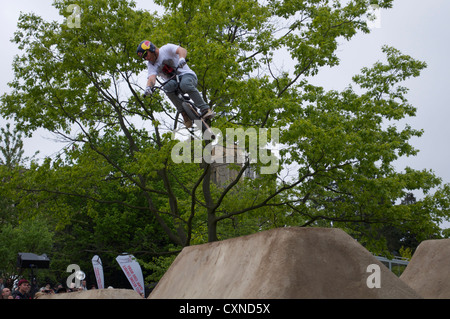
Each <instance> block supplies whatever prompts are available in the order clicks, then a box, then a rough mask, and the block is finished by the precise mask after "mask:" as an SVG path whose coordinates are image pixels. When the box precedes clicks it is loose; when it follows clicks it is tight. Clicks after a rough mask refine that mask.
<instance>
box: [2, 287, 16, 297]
mask: <svg viewBox="0 0 450 319" xmlns="http://www.w3.org/2000/svg"><path fill="white" fill-rule="evenodd" d="M0 299H14V298H13V296H12V295H11V289H9V288H8V287H6V288H3V289H2V295H1V298H0Z"/></svg>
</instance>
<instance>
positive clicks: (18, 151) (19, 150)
mask: <svg viewBox="0 0 450 319" xmlns="http://www.w3.org/2000/svg"><path fill="white" fill-rule="evenodd" d="M0 143H1V144H0V152H1V155H2V157H1V158H0V165H4V166H6V167H7V168H8V169H13V168H14V167H16V166H18V165H21V164H22V161H23V160H24V158H23V153H24V150H23V140H22V134H21V133H20V132H18V130H17V128H14V129H13V131H12V132H11V124H10V123H7V124H6V129H5V128H3V127H2V128H1V135H0Z"/></svg>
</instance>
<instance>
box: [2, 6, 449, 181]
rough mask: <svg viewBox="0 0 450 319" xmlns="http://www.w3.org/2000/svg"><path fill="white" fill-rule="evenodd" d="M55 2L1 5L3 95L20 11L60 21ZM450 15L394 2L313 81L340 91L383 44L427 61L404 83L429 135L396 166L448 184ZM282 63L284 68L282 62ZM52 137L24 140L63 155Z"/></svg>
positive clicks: (30, 149) (416, 122)
mask: <svg viewBox="0 0 450 319" xmlns="http://www.w3.org/2000/svg"><path fill="white" fill-rule="evenodd" d="M74 2H75V1H74ZM136 2H137V3H138V6H139V7H140V8H144V9H149V10H151V11H154V10H155V9H156V8H155V7H152V5H151V3H152V2H151V1H145V0H138V1H136ZM52 3H53V0H21V1H11V0H7V1H2V10H1V11H0V30H1V33H0V43H1V50H0V57H1V58H0V94H3V93H4V92H7V91H8V90H9V89H8V87H7V83H8V82H10V81H11V80H12V79H13V73H12V70H11V64H12V60H13V57H14V55H15V54H17V53H18V51H17V49H16V47H15V45H14V44H12V43H10V39H11V38H12V36H13V33H14V31H15V30H16V26H17V19H18V17H19V14H20V12H35V13H37V14H38V15H40V16H42V17H43V18H45V19H46V20H60V18H59V17H58V13H57V11H56V10H55V9H54V8H53V7H52V6H51V4H52ZM449 13H450V1H449V0H428V1H423V0H395V1H394V8H393V9H390V10H382V11H381V14H380V20H379V21H378V25H377V26H378V28H373V30H372V32H371V33H370V34H368V35H366V34H361V35H358V36H356V37H355V38H353V39H352V40H351V41H350V42H349V43H345V42H343V43H342V45H341V46H340V48H339V49H338V56H339V57H340V59H341V64H340V66H339V67H336V68H333V69H324V70H323V71H322V72H321V73H320V75H319V76H318V77H316V78H315V79H314V84H316V85H323V86H324V87H325V88H328V89H338V90H341V89H343V88H345V87H346V86H347V85H348V84H350V82H351V77H352V76H353V75H355V74H358V73H359V71H360V69H361V68H362V67H365V66H368V67H370V66H372V64H373V63H375V62H376V61H378V60H380V59H382V58H383V56H382V54H381V47H382V46H383V45H384V44H387V45H390V46H394V47H396V48H397V49H399V50H400V51H402V52H403V53H405V54H408V55H411V56H412V57H413V58H416V59H419V60H421V61H425V62H426V63H427V64H428V68H427V69H426V70H425V71H424V72H423V73H422V75H421V76H420V77H419V78H415V79H413V80H410V81H408V82H407V83H406V84H405V85H406V86H407V87H409V88H410V92H409V95H408V97H409V100H410V103H411V104H413V105H414V106H416V107H417V108H418V112H417V116H416V117H415V118H412V119H408V121H407V122H408V123H409V124H411V125H412V126H413V128H416V129H423V130H424V131H425V133H424V135H423V136H422V137H421V138H419V139H414V140H412V144H413V145H414V146H415V147H416V148H417V149H419V150H420V153H419V155H418V156H415V157H413V158H406V159H402V160H400V161H398V163H397V167H398V170H402V169H403V168H404V167H405V166H410V167H412V168H415V169H431V170H433V171H434V172H435V173H436V175H437V176H440V177H441V178H442V179H443V181H444V183H449V182H450V169H449V158H450V150H449V145H448V144H449V142H448V141H449V138H448V137H449V136H450V134H449V133H450V125H448V122H449V117H450V112H449V108H448V105H449V102H448V101H449V99H450V94H449V91H450V88H449V87H448V83H449V82H450V81H449V80H448V76H449V74H450V72H449V71H450V67H449V58H448V55H449V52H450V44H449V43H450V41H449V40H450V39H449V33H450V19H449V18H448V14H449ZM150 36H151V35H149V37H150ZM279 64H280V65H282V64H283V63H282V61H280V63H279ZM0 125H4V121H0ZM50 136H51V135H49V134H46V133H45V132H43V131H39V132H37V133H36V134H35V136H34V137H33V139H31V140H27V141H26V143H25V151H26V154H33V153H34V152H35V151H37V150H40V151H41V154H40V156H39V157H44V156H47V155H52V154H54V153H55V152H56V151H58V150H60V149H61V148H62V147H63V145H61V144H58V143H55V142H54V141H52V140H49V139H48V138H49V137H50Z"/></svg>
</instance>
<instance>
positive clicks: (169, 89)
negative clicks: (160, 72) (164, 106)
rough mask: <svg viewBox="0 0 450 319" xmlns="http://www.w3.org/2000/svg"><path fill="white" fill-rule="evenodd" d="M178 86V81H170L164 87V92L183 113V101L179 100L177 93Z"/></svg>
mask: <svg viewBox="0 0 450 319" xmlns="http://www.w3.org/2000/svg"><path fill="white" fill-rule="evenodd" d="M177 86H178V84H177V81H175V80H172V81H169V82H167V83H166V85H164V92H166V95H167V97H168V98H169V100H170V101H171V102H172V103H173V105H175V107H176V108H177V110H178V112H182V111H183V105H182V104H181V103H182V102H183V101H181V100H180V99H179V98H178V96H177V94H176V93H175V92H176V90H177Z"/></svg>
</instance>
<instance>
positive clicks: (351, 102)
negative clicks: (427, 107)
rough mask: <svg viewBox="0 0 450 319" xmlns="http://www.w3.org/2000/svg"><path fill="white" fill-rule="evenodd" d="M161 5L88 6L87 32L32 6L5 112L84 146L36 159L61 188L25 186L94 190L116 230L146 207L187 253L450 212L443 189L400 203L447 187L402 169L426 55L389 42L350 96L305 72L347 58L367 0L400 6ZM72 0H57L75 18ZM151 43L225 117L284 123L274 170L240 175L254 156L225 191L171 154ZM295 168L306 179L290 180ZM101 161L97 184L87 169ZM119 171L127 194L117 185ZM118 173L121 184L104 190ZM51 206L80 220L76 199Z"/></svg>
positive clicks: (168, 0)
mask: <svg viewBox="0 0 450 319" xmlns="http://www.w3.org/2000/svg"><path fill="white" fill-rule="evenodd" d="M155 2H156V3H157V4H159V5H162V6H163V7H164V8H165V12H164V13H163V14H162V15H157V14H156V13H150V12H147V11H144V10H138V9H136V7H135V3H134V2H129V1H126V0H112V1H106V0H83V1H79V6H80V8H81V11H82V14H81V17H80V27H79V28H77V27H75V28H74V27H73V25H71V24H68V23H66V22H67V21H65V22H64V23H57V22H47V21H44V20H43V19H42V18H40V17H39V16H37V15H35V14H22V15H21V16H20V18H19V23H18V31H17V32H16V33H15V37H14V39H13V41H14V42H15V43H16V44H17V45H18V47H19V48H20V49H21V50H23V51H24V52H25V53H24V54H23V55H21V56H17V57H16V59H15V60H14V70H15V79H14V80H13V81H12V82H11V83H10V86H11V88H12V92H11V93H10V94H5V95H3V97H2V102H3V105H2V108H1V113H2V114H3V115H4V116H6V117H11V118H14V119H15V120H16V121H17V127H18V128H19V129H20V130H21V131H23V132H24V133H25V134H31V133H32V132H33V131H34V130H36V129H37V128H45V129H47V130H49V131H51V132H54V133H57V134H59V135H60V136H63V137H64V138H66V139H67V140H68V142H70V143H71V144H72V145H73V149H75V151H71V150H70V149H67V152H66V153H67V155H68V156H69V161H68V162H65V163H62V162H61V161H55V162H54V163H50V162H47V164H46V166H45V167H47V168H48V169H45V167H42V168H39V169H37V171H38V172H39V173H40V174H42V175H43V176H46V174H50V175H52V176H53V178H58V177H60V178H61V181H60V182H59V183H56V184H52V183H48V184H46V185H45V187H43V186H41V187H40V189H38V190H37V189H34V190H32V189H30V188H29V186H27V185H24V186H23V187H22V188H23V189H24V190H26V189H27V188H28V191H29V192H31V191H33V192H36V191H39V192H40V193H46V194H52V195H55V194H59V195H61V196H62V195H65V196H70V197H71V198H73V197H76V198H82V199H83V200H86V201H87V202H86V205H87V206H86V207H87V208H86V209H87V210H85V211H83V213H84V214H89V213H93V214H96V212H95V210H92V211H90V210H89V207H91V206H92V205H93V203H106V204H108V205H115V207H116V208H117V214H113V215H103V219H101V220H98V223H100V224H102V225H104V226H105V227H110V229H109V232H110V234H116V233H115V230H114V229H113V228H114V225H123V224H124V222H125V221H124V218H126V216H127V215H126V214H127V211H128V210H132V211H133V214H135V213H136V212H137V211H139V212H141V213H142V214H147V215H148V216H151V219H152V220H154V221H155V222H156V223H157V225H158V229H159V231H163V232H164V234H165V236H166V237H167V239H168V240H170V242H172V243H173V244H175V245H176V246H179V247H180V246H181V247H182V246H186V245H190V244H192V243H198V242H204V241H215V240H218V239H222V238H227V237H230V236H237V235H242V234H245V233H250V232H255V231H258V230H261V229H267V228H272V227H279V226H284V225H300V226H326V227H330V226H334V227H341V228H343V229H345V230H346V231H348V232H349V233H350V234H352V235H354V236H355V237H358V238H359V239H360V240H361V242H363V243H365V244H367V245H368V247H372V248H373V249H382V248H383V247H380V245H378V242H379V241H376V240H375V239H376V238H377V234H378V230H379V228H380V227H382V226H383V225H386V224H393V225H395V224H398V223H402V225H407V227H410V228H411V229H414V230H418V229H420V231H421V234H422V235H423V237H427V236H430V234H431V233H434V232H435V228H434V227H432V226H433V225H436V222H437V221H439V220H442V219H443V218H447V212H448V205H447V204H446V203H447V199H448V196H447V195H448V191H446V188H444V189H443V190H442V191H441V192H440V193H439V195H438V197H437V196H435V195H432V194H428V195H427V196H426V197H425V199H423V200H421V201H418V202H417V203H415V204H414V205H396V204H395V203H396V201H397V200H398V199H401V198H403V197H404V195H405V194H406V193H407V192H409V191H412V190H422V191H424V192H425V193H428V192H429V191H430V190H431V189H433V188H435V187H437V186H439V185H440V183H441V181H440V179H439V178H437V177H436V176H434V174H433V173H432V172H430V171H426V170H424V171H416V170H413V169H409V168H408V169H406V170H405V171H404V172H396V171H395V170H394V167H393V165H392V163H393V161H394V160H396V159H397V158H398V157H400V156H413V155H415V154H416V153H417V150H415V149H414V148H413V147H412V146H411V145H410V144H409V140H410V139H411V138H412V137H416V136H420V135H421V134H422V132H421V131H418V130H415V129H413V128H411V127H410V126H406V127H405V128H403V129H401V128H399V127H397V126H396V121H398V120H400V119H403V118H404V117H406V116H414V115H415V111H416V109H415V108H414V107H413V106H412V105H410V104H409V103H408V101H407V98H406V93H407V91H408V90H407V89H406V88H405V87H402V86H401V85H400V84H401V82H403V81H405V80H406V79H408V78H410V77H416V76H419V74H420V71H421V70H423V69H424V68H425V67H426V64H425V63H423V62H420V61H417V60H415V59H413V58H412V57H410V56H408V55H405V54H402V53H401V52H400V51H398V50H396V49H395V48H392V47H383V48H382V50H383V52H384V53H385V55H386V60H385V61H381V62H377V63H375V64H374V66H373V67H371V68H364V69H363V70H361V74H359V75H356V76H355V77H354V78H353V83H352V84H351V85H349V86H348V87H347V88H346V89H345V90H343V91H342V92H337V91H328V92H326V91H325V90H324V89H323V88H322V87H318V86H313V85H311V84H309V83H308V81H307V79H308V78H309V77H311V76H315V75H316V74H318V72H320V69H321V67H324V66H330V67H333V66H336V65H337V64H338V63H339V59H338V58H337V56H336V50H337V48H338V42H339V41H342V40H343V39H345V40H350V39H351V38H352V37H353V36H354V35H355V34H357V32H365V33H367V32H369V28H368V27H367V24H366V20H367V13H368V11H369V8H370V6H371V5H374V4H376V5H378V6H379V7H380V8H390V7H391V6H392V2H393V1H392V0H379V1H373V0H370V1H369V0H352V1H347V2H346V4H342V3H341V1H331V0H330V1H316V0H308V1H281V0H271V1H266V2H259V1H256V0H238V1H233V2H230V1H222V0H216V1H206V0H195V1H180V0H158V1H155ZM69 4H71V3H70V1H63V0H57V1H55V3H54V6H55V8H57V9H58V10H59V11H60V14H61V15H63V16H66V17H67V18H68V19H70V18H71V17H69V13H67V11H66V9H67V7H68V6H69ZM145 38H150V39H151V40H152V41H153V42H154V43H156V44H157V45H158V46H161V45H162V44H164V43H166V42H172V43H176V44H179V45H182V46H183V47H185V48H187V49H188V52H189V58H190V62H189V63H190V65H191V67H192V68H193V69H194V70H195V71H196V73H197V75H198V77H199V86H200V89H201V91H202V93H203V95H204V98H205V100H206V101H207V102H208V103H209V104H210V106H211V107H213V108H214V109H215V110H216V112H217V113H218V116H217V117H216V119H215V121H214V122H213V126H214V127H216V128H218V129H220V130H221V131H222V132H225V129H226V128H237V127H241V128H244V129H248V128H255V129H259V128H266V129H280V141H279V142H280V143H281V144H282V145H283V146H284V147H283V148H282V149H281V150H280V152H279V153H280V154H279V164H280V166H279V170H278V171H277V172H276V173H275V174H267V175H264V174H259V177H258V178H256V179H254V180H244V178H243V176H244V173H245V171H246V170H247V169H248V168H249V167H250V166H251V167H252V168H253V169H255V170H256V171H258V172H260V169H261V167H263V166H264V163H262V162H261V161H260V159H259V161H258V162H257V163H251V162H250V160H249V159H247V160H246V161H245V163H244V164H243V165H242V166H239V165H235V166H234V167H235V169H236V171H237V174H236V177H234V178H232V179H231V180H230V181H229V182H228V183H227V184H226V185H222V187H217V186H216V185H214V184H213V183H211V173H212V166H211V165H210V164H208V163H206V162H203V163H202V164H200V165H199V164H195V163H192V164H176V163H174V162H173V160H172V158H171V151H172V149H173V146H174V145H175V144H176V143H177V141H176V140H174V139H172V138H171V134H169V133H168V130H167V127H171V126H172V123H171V120H167V114H170V113H173V111H174V109H173V107H171V106H170V105H169V104H168V103H167V101H166V100H164V99H163V98H162V97H161V96H158V95H156V96H154V97H153V98H152V99H151V100H145V99H143V97H142V95H141V92H142V85H144V84H145V77H144V76H139V75H140V74H141V72H142V71H144V70H145V65H144V64H143V63H142V61H138V60H137V59H136V56H135V50H136V46H137V44H138V43H139V42H140V41H141V40H142V39H145ZM281 52H286V53H287V54H288V55H289V56H290V58H291V60H292V68H291V69H289V70H283V69H281V70H280V69H279V67H278V66H277V64H278V59H277V58H278V57H279V56H280V54H281ZM30 74H32V75H33V76H30ZM353 86H356V88H354V87H353ZM386 121H388V122H389V124H390V125H389V126H387V127H386V126H385V125H383V124H384V123H386ZM143 127H145V128H144V129H143ZM73 132H77V134H73ZM261 146H262V145H260V147H261ZM239 147H241V148H243V149H246V146H245V145H239ZM80 149H82V150H83V152H77V151H76V150H80ZM88 150H89V152H88ZM247 151H248V145H247ZM82 165H83V166H84V167H83V169H82ZM52 166H53V167H52ZM288 166H294V167H295V174H294V175H293V176H291V177H290V178H283V176H284V175H283V169H284V168H286V167H288ZM99 167H100V168H101V169H99ZM53 168H55V170H54V171H52V169H53ZM91 170H92V171H93V175H94V176H95V178H94V179H89V178H88V179H86V178H85V177H86V176H88V174H89V171H91ZM81 171H82V174H81V176H77V174H78V173H80V172H81ZM62 172H64V174H63V175H61V174H62ZM100 172H101V173H100ZM63 176H64V178H65V179H62V178H63ZM100 177H102V178H103V179H100ZM83 178H84V179H83ZM80 179H81V180H80ZM118 181H119V184H120V185H121V191H122V192H118V193H115V191H116V190H117V188H116V185H117V184H115V183H117V182H118ZM89 182H92V183H93V184H92V185H90V187H81V185H83V183H89ZM109 183H112V184H111V185H115V186H114V187H113V188H112V189H113V190H114V192H108V193H107V194H104V193H99V192H95V189H96V187H98V185H99V184H101V185H102V187H101V188H102V189H107V186H106V185H107V184H109ZM30 185H37V184H36V183H34V184H30ZM105 187H106V188H105ZM61 189H63V190H61ZM138 198H139V199H138ZM119 207H120V208H119ZM425 208H426V209H425ZM53 210H54V211H56V210H58V211H59V213H60V214H61V211H65V212H66V214H64V216H66V218H67V219H68V220H70V219H71V218H72V217H73V211H72V208H70V209H68V210H65V209H60V208H56V207H54V208H53ZM55 213H56V212H55ZM121 214H122V215H121ZM147 222H148V221H147ZM405 223H406V224H405ZM424 225H427V227H424ZM428 226H429V227H428ZM111 240H112V239H111Z"/></svg>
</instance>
